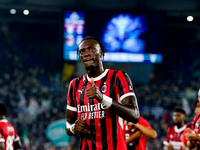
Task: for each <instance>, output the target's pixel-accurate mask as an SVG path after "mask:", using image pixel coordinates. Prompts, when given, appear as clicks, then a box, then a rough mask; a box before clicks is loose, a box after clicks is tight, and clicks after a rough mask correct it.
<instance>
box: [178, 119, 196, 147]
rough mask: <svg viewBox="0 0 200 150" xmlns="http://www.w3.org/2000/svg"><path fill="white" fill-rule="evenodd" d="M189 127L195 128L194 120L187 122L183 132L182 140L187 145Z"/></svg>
mask: <svg viewBox="0 0 200 150" xmlns="http://www.w3.org/2000/svg"><path fill="white" fill-rule="evenodd" d="M187 128H190V129H192V128H193V122H189V123H187V124H186V128H185V130H184V132H183V137H182V140H181V142H182V143H184V144H185V145H187V139H186V136H185V133H186V129H187Z"/></svg>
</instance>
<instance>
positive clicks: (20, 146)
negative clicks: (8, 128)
mask: <svg viewBox="0 0 200 150" xmlns="http://www.w3.org/2000/svg"><path fill="white" fill-rule="evenodd" d="M19 148H22V143H21V141H20V139H19V140H17V141H14V149H15V150H17V149H19Z"/></svg>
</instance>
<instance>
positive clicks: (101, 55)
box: [100, 50, 103, 58]
mask: <svg viewBox="0 0 200 150" xmlns="http://www.w3.org/2000/svg"><path fill="white" fill-rule="evenodd" d="M100 57H101V58H102V57H103V51H102V50H100Z"/></svg>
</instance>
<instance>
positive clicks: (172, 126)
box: [167, 125, 175, 131]
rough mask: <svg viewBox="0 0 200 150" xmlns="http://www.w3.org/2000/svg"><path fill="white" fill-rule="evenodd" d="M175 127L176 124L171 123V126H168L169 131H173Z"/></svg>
mask: <svg viewBox="0 0 200 150" xmlns="http://www.w3.org/2000/svg"><path fill="white" fill-rule="evenodd" d="M174 128H175V125H171V126H169V127H168V129H167V130H168V131H173V130H174Z"/></svg>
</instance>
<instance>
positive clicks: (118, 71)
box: [109, 69, 127, 76]
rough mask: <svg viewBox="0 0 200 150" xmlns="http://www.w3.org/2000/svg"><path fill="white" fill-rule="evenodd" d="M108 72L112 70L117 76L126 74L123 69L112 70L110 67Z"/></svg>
mask: <svg viewBox="0 0 200 150" xmlns="http://www.w3.org/2000/svg"><path fill="white" fill-rule="evenodd" d="M109 71H110V72H113V73H115V74H116V75H117V76H126V75H127V73H126V72H125V71H123V70H112V69H109Z"/></svg>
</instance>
